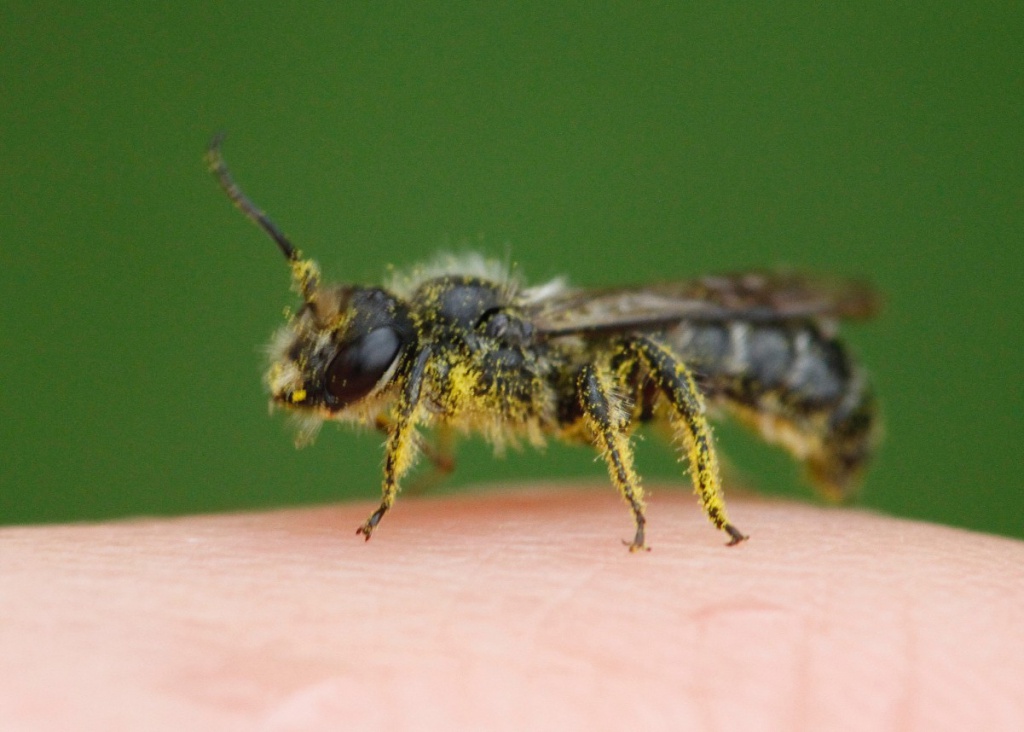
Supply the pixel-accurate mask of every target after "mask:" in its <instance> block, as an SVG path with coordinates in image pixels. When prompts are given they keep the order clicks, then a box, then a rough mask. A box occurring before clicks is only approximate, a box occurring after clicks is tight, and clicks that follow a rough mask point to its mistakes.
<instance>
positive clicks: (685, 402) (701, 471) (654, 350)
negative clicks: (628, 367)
mask: <svg viewBox="0 0 1024 732" xmlns="http://www.w3.org/2000/svg"><path fill="white" fill-rule="evenodd" d="M629 346H630V350H632V351H633V352H634V353H635V354H636V356H637V357H638V358H639V359H640V361H641V362H642V363H643V364H644V365H645V366H646V368H647V371H648V372H649V374H650V377H651V378H652V379H653V380H654V382H655V383H656V384H657V386H658V388H659V389H660V390H661V392H662V393H663V394H664V395H665V397H666V398H667V399H668V400H669V402H670V403H671V405H672V408H673V411H674V417H673V420H672V421H673V424H674V426H675V428H676V431H677V433H679V434H680V435H681V437H682V440H683V443H684V445H685V446H686V452H687V455H688V457H689V462H690V473H691V477H692V478H693V486H694V490H695V491H696V493H697V495H698V496H699V498H700V502H701V505H702V506H703V508H704V513H705V514H706V515H707V517H708V519H710V521H711V523H713V524H714V525H715V527H717V528H718V529H721V530H722V531H724V532H725V533H726V534H728V535H729V545H730V546H732V545H734V544H739V543H740V542H741V541H743V540H744V539H746V538H747V537H746V536H745V535H744V534H743V533H742V532H741V531H740V530H739V529H737V528H736V527H735V526H733V525H732V524H731V523H729V519H728V517H727V516H726V511H725V499H724V498H723V497H722V485H721V478H720V477H719V473H718V458H717V456H716V454H715V446H714V440H713V438H712V435H711V427H710V425H709V424H708V420H707V417H706V415H705V409H704V399H703V397H701V394H700V392H699V391H698V390H697V386H696V384H695V383H694V379H693V374H692V373H690V370H689V369H688V368H686V364H684V363H683V362H682V360H681V359H679V358H678V357H677V356H676V355H675V354H674V353H673V352H672V351H671V350H669V349H668V348H667V347H665V346H664V345H662V344H660V343H657V342H656V341H653V340H651V339H650V338H644V337H638V338H635V339H633V340H631V341H630V343H629Z"/></svg>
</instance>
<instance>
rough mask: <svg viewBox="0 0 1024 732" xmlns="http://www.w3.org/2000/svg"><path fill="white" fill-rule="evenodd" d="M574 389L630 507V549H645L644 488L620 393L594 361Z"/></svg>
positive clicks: (615, 481)
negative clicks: (632, 525)
mask: <svg viewBox="0 0 1024 732" xmlns="http://www.w3.org/2000/svg"><path fill="white" fill-rule="evenodd" d="M577 390H578V392H577V393H578V395H579V401H580V406H581V407H582V408H583V414H584V416H585V418H586V422H587V426H588V427H589V428H590V431H591V432H592V433H593V434H594V441H595V443H596V444H597V446H598V449H600V450H601V454H602V455H603V456H604V459H605V462H607V464H608V474H609V475H610V476H611V479H612V482H613V483H614V484H615V487H616V488H618V489H619V493H621V494H622V497H623V498H624V499H625V500H626V503H628V504H629V507H630V509H631V510H632V511H633V519H634V521H635V523H636V534H635V535H634V536H633V542H632V543H630V544H628V546H629V550H630V551H631V552H635V551H640V550H642V549H643V550H646V549H647V546H646V545H645V543H644V525H645V524H646V522H647V520H646V518H645V517H644V491H643V488H642V487H641V486H640V478H639V477H638V476H637V474H636V471H634V470H633V448H632V446H631V445H630V444H629V436H628V435H627V434H626V430H625V427H626V414H625V410H624V409H623V406H622V403H621V402H622V399H621V397H619V396H618V395H617V394H616V393H615V389H614V386H613V383H612V375H611V372H610V371H609V370H608V369H605V368H600V367H598V366H595V365H594V364H588V365H587V366H584V367H583V370H582V371H581V372H580V375H579V378H578V380H577Z"/></svg>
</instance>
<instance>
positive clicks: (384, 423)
mask: <svg viewBox="0 0 1024 732" xmlns="http://www.w3.org/2000/svg"><path fill="white" fill-rule="evenodd" d="M374 427H376V428H377V430H379V431H380V432H383V433H384V434H385V435H389V434H391V430H392V429H393V428H394V421H393V420H392V419H390V418H388V417H386V416H384V415H379V416H378V417H377V419H376V421H375V422H374ZM415 437H416V444H415V448H414V449H415V450H416V454H417V455H422V456H423V457H425V458H426V459H427V460H428V461H429V462H430V465H431V468H432V469H431V471H430V472H429V473H427V474H423V475H418V476H416V478H414V479H413V481H412V483H410V484H409V485H406V486H405V487H404V488H403V489H402V492H403V493H406V494H411V495H420V494H423V493H426V492H427V491H429V490H430V489H431V488H433V487H435V486H436V485H437V483H438V482H439V481H441V480H443V479H444V477H445V476H447V475H449V474H450V473H452V472H454V471H455V454H454V449H453V443H454V441H455V440H454V437H455V436H454V434H452V430H451V428H450V427H448V426H446V425H443V424H442V425H439V426H438V427H436V428H435V429H434V439H433V440H428V439H426V438H424V437H423V436H422V435H420V434H416V436H415Z"/></svg>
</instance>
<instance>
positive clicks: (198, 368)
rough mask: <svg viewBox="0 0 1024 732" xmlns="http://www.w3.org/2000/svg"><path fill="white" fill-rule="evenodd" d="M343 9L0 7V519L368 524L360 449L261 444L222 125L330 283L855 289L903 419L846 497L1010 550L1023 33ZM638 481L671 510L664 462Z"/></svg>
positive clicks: (262, 258) (771, 456) (1015, 16)
mask: <svg viewBox="0 0 1024 732" xmlns="http://www.w3.org/2000/svg"><path fill="white" fill-rule="evenodd" d="M343 5H344V7H340V8H337V9H322V8H321V9H318V10H309V9H300V7H299V6H297V5H295V4H282V3H260V2H257V3H252V2H247V3H240V2H234V3H216V4H211V3H205V2H204V3H200V2H194V1H191V0H186V1H183V2H178V3H175V4H165V6H164V7H160V8H158V7H157V6H148V5H147V4H144V3H143V4H132V3H119V2H113V1H111V0H97V1H96V2H91V3H64V4H61V3H47V2H42V3H40V2H19V1H16V0H8V2H7V3H5V10H4V13H3V15H4V22H3V24H2V27H0V94H2V104H0V187H2V199H0V200H2V203H0V206H2V208H0V258H2V260H0V287H2V294H3V308H2V310H0V326H2V344H3V346H2V347H3V351H2V356H0V409H2V417H0V419H2V423H0V430H2V435H0V439H2V443H0V444H2V448H0V449H2V453H0V461H2V464H0V522H3V523H20V522H42V521H66V520H80V519H93V518H104V517H114V516H124V515H135V514H171V513H181V512H194V511H210V510H227V509H239V508H245V507H254V506H268V505H280V504H292V503H306V502H318V501H319V502H322V501H331V500H336V499H339V498H348V499H352V498H356V497H359V498H363V499H375V498H376V497H377V495H378V484H379V469H380V468H379V466H380V459H381V452H380V445H379V443H380V439H379V437H378V436H376V435H374V434H363V435H355V434H352V433H350V432H348V431H346V430H341V429H335V428H333V427H331V426H328V428H327V429H325V430H324V431H323V433H322V434H321V435H320V439H319V441H318V443H317V444H316V445H315V446H314V447H312V448H309V449H306V450H303V451H296V450H295V449H294V448H293V446H292V444H291V432H290V430H289V428H288V425H287V421H286V420H285V419H284V418H282V417H281V416H277V417H276V418H274V419H270V418H268V417H267V413H266V412H267V410H266V399H265V396H264V394H263V392H262V389H261V385H260V375H261V372H262V368H263V363H262V355H261V353H260V350H259V349H260V344H262V343H263V342H264V341H265V340H266V339H267V338H268V336H269V334H270V333H271V331H272V329H273V328H275V327H276V326H277V325H278V323H279V322H280V321H281V313H282V309H283V307H284V306H285V305H287V304H290V303H292V302H293V300H292V297H291V296H290V294H289V293H288V292H287V286H288V277H287V272H286V268H285V267H284V265H283V262H282V260H281V258H280V255H279V254H278V253H277V252H276V251H275V250H274V248H273V246H272V245H271V244H270V243H269V242H268V241H267V240H266V239H265V238H264V237H263V236H262V235H261V234H260V233H259V232H258V231H257V230H256V229H255V228H254V227H253V226H252V225H251V224H250V223H249V222H247V221H246V220H245V219H243V217H242V216H241V215H240V214H238V213H237V212H236V211H234V210H232V208H231V207H230V206H229V204H228V203H227V201H226V199H225V198H224V196H223V195H222V194H221V192H220V191H219V190H218V189H217V187H216V186H215V185H214V183H213V181H212V180H211V179H210V178H209V176H208V175H207V173H206V171H205V170H204V167H203V164H202V160H201V157H202V153H203V149H204V147H205V145H206V143H207V140H208V139H209V137H210V136H211V134H212V133H213V132H215V131H217V130H227V131H228V132H229V139H228V142H227V145H226V148H225V152H226V156H227V158H228V160H229V162H230V163H231V165H232V166H233V168H234V171H235V173H236V176H237V177H238V179H239V180H240V182H241V183H242V184H243V186H244V187H245V188H246V189H247V191H248V192H249V193H250V195H252V196H253V198H254V199H255V200H256V201H258V202H259V203H260V204H261V205H262V206H264V207H265V208H266V209H268V210H269V211H270V213H271V214H272V216H273V217H274V218H275V220H276V221H277V222H278V223H279V224H280V225H281V226H282V228H284V230H285V231H287V232H288V233H289V235H290V236H291V237H292V238H293V239H294V240H295V241H296V242H297V243H299V245H300V246H302V247H303V248H304V249H305V251H307V252H308V253H310V254H312V255H314V256H315V257H317V258H318V259H319V260H320V262H321V264H322V265H323V266H324V269H325V272H326V274H327V275H328V277H329V278H337V279H345V280H353V281H358V282H373V281H377V280H379V279H380V278H381V276H382V275H383V274H384V272H385V266H386V265H387V264H389V263H394V264H396V265H399V266H401V265H406V264H409V263H412V262H415V261H416V260H419V259H422V258H424V257H427V256H429V255H430V254H432V253H433V252H435V251H436V250H438V249H442V248H447V249H456V250H458V249H464V248H474V249H480V250H483V251H485V252H488V253H491V254H494V255H496V256H499V257H502V256H504V255H505V253H506V252H511V255H512V259H513V260H514V261H516V262H518V263H520V265H521V266H522V269H523V270H524V271H525V273H526V274H527V276H529V277H530V278H531V279H533V280H535V281H536V280H540V279H543V278H547V277H550V276H552V275H556V274H560V273H566V274H568V275H570V277H571V279H572V281H573V282H574V283H576V284H583V285H608V284H615V283H627V282H638V281H640V282H642V281H645V280H652V279H667V278H681V277H688V276H692V275H696V274H700V273H704V272H708V271H714V270H730V269H736V268H742V267H765V266H778V265H789V266H792V267H797V268H801V269H807V270H814V271H823V272H827V273H836V274H851V275H867V276H869V277H871V278H873V279H874V280H875V281H876V282H877V283H878V285H879V287H880V288H881V289H882V290H883V291H884V292H885V293H886V296H887V302H888V305H887V310H886V312H885V314H884V317H882V318H881V319H879V320H878V321H876V322H873V323H871V324H867V325H857V326H855V327H853V328H849V329H847V332H848V338H849V340H850V342H851V343H852V344H853V346H854V348H855V350H856V351H858V352H859V353H860V354H861V356H862V358H863V360H864V361H865V362H866V363H867V364H868V365H869V367H870V368H871V370H872V372H873V373H874V376H875V380H876V382H877V387H878V390H879V392H880V394H881V397H882V399H883V403H884V408H885V412H886V422H887V435H888V436H887V441H886V443H885V446H884V450H883V452H882V453H881V455H880V456H879V459H878V462H877V464H876V465H875V467H874V469H873V471H872V472H871V474H870V475H869V479H868V481H867V484H866V486H865V490H864V497H863V503H864V504H865V505H867V506H870V507H874V508H877V509H880V510H883V511H886V512H890V513H893V514H898V515H903V516H910V517H920V518H924V519H930V520H936V521H942V522H946V523H951V524H956V525H960V526H967V527H973V528H977V529H982V530H987V531H994V532H1001V533H1005V534H1011V535H1016V536H1024V491H1022V490H1021V479H1020V473H1021V467H1022V466H1021V459H1020V451H1019V447H1018V444H1019V439H1020V428H1021V418H1020V415H1021V411H1022V407H1024V404H1022V401H1024V400H1022V393H1024V389H1022V386H1021V382H1020V376H1021V373H1020V372H1021V368H1020V363H1021V353H1022V345H1024V344H1022V338H1021V325H1022V305H1021V300H1022V297H1021V288H1020V286H1019V284H1018V281H1019V279H1020V276H1021V272H1022V265H1024V256H1022V253H1021V248H1022V244H1024V155H1022V152H1024V144H1022V143H1024V114H1022V112H1024V74H1022V68H1024V61H1022V59H1024V56H1022V54H1021V41H1020V39H1021V38H1022V37H1024V22H1022V19H1024V14H1022V13H1021V12H1020V8H1019V5H1017V4H1015V3H1012V2H1005V3H986V2H981V3H970V4H966V5H965V4H962V3H952V2H944V3H937V4H935V3H932V4H915V3H875V4H868V5H865V4H855V6H856V7H845V6H844V7H836V8H834V9H829V8H827V7H824V6H822V5H821V4H817V3H806V4H804V3H794V2H782V3H772V4H771V5H770V6H769V5H768V4H761V6H756V5H755V6H748V5H749V4H736V3H714V2H712V3H703V4H700V5H695V6H686V5H685V4H683V3H674V4H657V5H654V6H652V7H648V8H642V7H641V6H639V5H637V4H634V3H623V4H618V5H608V6H604V7H600V8H598V6H596V5H595V4H592V3H556V4H554V6H552V4H551V3H515V4H510V5H507V6H505V7H504V8H502V9H498V8H496V7H487V8H484V6H483V4H479V5H478V4H465V5H462V4H452V3H437V2H431V3H418V4H413V3H407V4H403V3H380V4H377V3H351V2H349V3H344V4H343ZM652 5H653V4H652ZM719 434H720V436H721V438H722V439H721V441H722V444H723V447H724V450H725V452H726V454H727V455H728V456H729V457H730V458H731V462H733V463H734V464H736V465H738V466H739V467H740V470H741V471H742V474H744V475H746V476H750V477H751V481H752V482H755V483H757V484H759V485H760V486H762V487H763V488H764V489H765V490H767V491H773V492H788V493H791V494H795V495H804V496H810V493H809V491H808V489H807V488H806V487H805V486H804V485H803V483H802V482H800V481H799V479H798V471H797V469H796V468H795V466H793V465H792V464H791V463H790V462H789V461H788V460H787V459H785V458H784V457H782V456H781V455H778V454H776V453H775V452H774V451H772V450H769V449H767V448H764V447H763V446H760V445H759V444H758V443H756V442H755V441H754V440H752V439H748V438H747V436H746V435H745V434H744V433H742V432H741V431H740V430H738V429H735V428H722V429H720V430H719ZM459 461H460V462H459V470H458V471H457V472H456V474H455V476H453V478H452V479H451V481H450V485H452V486H455V487H459V486H466V485H468V484H470V483H481V482H485V481H493V480H495V478H496V476H500V479H502V480H504V479H509V480H511V479H530V478H547V477H559V478H571V477H576V478H580V477H586V476H591V477H592V478H593V480H594V482H595V483H601V482H602V481H605V480H606V478H605V473H604V469H603V467H602V466H601V465H599V464H597V463H595V462H594V460H593V455H592V454H591V453H590V452H589V451H587V450H585V449H579V448H570V447H563V446H557V445H555V446H552V447H551V448H550V449H549V450H548V451H547V452H546V453H534V452H524V453H522V454H512V455H510V457H509V458H508V459H506V460H505V461H503V462H502V463H500V464H497V465H496V464H495V463H494V460H493V458H492V457H491V455H490V452H489V450H487V449H486V447H484V446H483V445H481V444H479V443H477V442H471V443H469V444H468V445H464V446H463V448H462V449H461V450H460V453H459ZM641 469H642V471H643V472H644V474H645V475H647V476H648V477H649V480H650V479H652V478H657V477H661V478H670V477H671V478H672V479H673V480H676V481H678V484H679V485H680V489H681V490H688V488H687V487H686V483H685V481H684V480H683V479H682V477H681V476H680V470H679V467H678V466H677V465H676V464H675V463H674V461H673V451H672V450H671V449H668V448H666V447H663V446H659V445H658V444H657V441H655V440H647V441H645V442H644V443H643V445H642V447H641ZM608 490H609V491H611V490H612V489H611V487H610V486H609V487H608ZM695 510H696V508H695ZM752 530H753V529H752Z"/></svg>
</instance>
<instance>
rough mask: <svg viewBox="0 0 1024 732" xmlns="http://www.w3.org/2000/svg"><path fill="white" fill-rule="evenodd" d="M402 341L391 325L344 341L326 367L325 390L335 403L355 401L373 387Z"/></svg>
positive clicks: (387, 367)
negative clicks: (346, 341)
mask: <svg viewBox="0 0 1024 732" xmlns="http://www.w3.org/2000/svg"><path fill="white" fill-rule="evenodd" d="M401 347H402V341H401V339H400V338H399V337H398V333H396V332H395V331H394V329H392V328H377V329H376V330H371V331H370V332H369V333H367V334H366V335H364V336H362V337H360V338H357V339H356V340H354V341H352V342H351V343H347V344H344V345H343V346H342V348H341V350H340V351H339V352H338V355H336V356H335V357H334V360H333V361H331V363H330V365H329V366H328V367H327V372H326V374H325V376H326V387H327V392H328V393H329V394H330V395H331V396H333V397H334V398H335V399H336V400H337V406H338V407H344V406H346V405H348V404H351V403H352V402H355V401H358V400H360V399H362V398H363V397H365V396H366V395H367V394H369V393H370V392H371V391H373V387H375V386H376V385H377V383H378V382H379V381H380V380H381V378H382V377H383V376H384V374H385V373H387V370H388V369H389V368H391V365H392V364H393V363H394V362H395V359H396V358H397V357H398V352H399V350H401Z"/></svg>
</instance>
